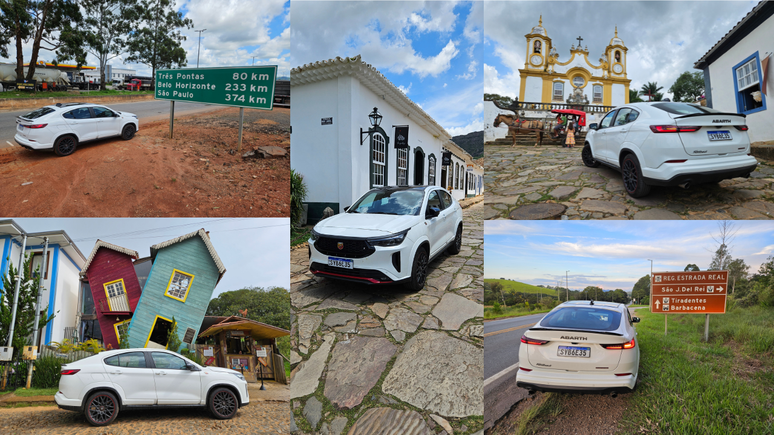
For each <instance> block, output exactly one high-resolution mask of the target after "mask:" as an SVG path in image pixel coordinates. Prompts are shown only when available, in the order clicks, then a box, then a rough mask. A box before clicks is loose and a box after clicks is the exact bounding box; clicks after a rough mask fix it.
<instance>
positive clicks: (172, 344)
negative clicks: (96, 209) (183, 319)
mask: <svg viewBox="0 0 774 435" xmlns="http://www.w3.org/2000/svg"><path fill="white" fill-rule="evenodd" d="M181 344H183V342H182V341H180V337H178V335H177V322H176V321H175V316H172V327H171V328H170V329H169V335H167V349H168V350H171V351H172V352H177V351H178V349H180V345H181Z"/></svg>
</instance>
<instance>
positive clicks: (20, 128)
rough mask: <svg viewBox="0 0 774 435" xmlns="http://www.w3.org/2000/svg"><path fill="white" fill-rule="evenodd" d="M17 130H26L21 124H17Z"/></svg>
mask: <svg viewBox="0 0 774 435" xmlns="http://www.w3.org/2000/svg"><path fill="white" fill-rule="evenodd" d="M16 129H17V130H19V131H22V130H24V127H22V125H21V124H16Z"/></svg>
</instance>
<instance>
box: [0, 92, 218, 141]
mask: <svg viewBox="0 0 774 435" xmlns="http://www.w3.org/2000/svg"><path fill="white" fill-rule="evenodd" d="M106 106H108V107H110V108H111V109H115V110H118V111H122V112H131V113H134V114H135V115H137V116H138V117H139V118H140V120H142V121H155V120H158V119H164V118H169V101H156V100H148V101H138V102H134V103H120V104H107V105H106ZM222 108H224V106H214V105H210V104H196V103H183V102H180V101H178V102H176V103H175V116H176V117H177V115H184V114H190V113H194V112H207V111H210V110H218V109H222ZM32 110H33V109H23V110H17V111H13V112H1V113H0V148H7V147H8V146H9V145H8V142H10V143H12V144H14V146H18V145H16V143H15V142H14V141H13V137H14V136H15V135H16V117H17V116H19V115H23V114H25V113H29V112H30V111H32ZM140 129H142V124H140Z"/></svg>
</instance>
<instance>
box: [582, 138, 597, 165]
mask: <svg viewBox="0 0 774 435" xmlns="http://www.w3.org/2000/svg"><path fill="white" fill-rule="evenodd" d="M581 159H582V160H583V164H584V165H586V166H588V167H589V168H596V167H598V166H599V162H598V161H596V159H594V153H592V152H591V145H589V144H586V145H584V146H583V151H581Z"/></svg>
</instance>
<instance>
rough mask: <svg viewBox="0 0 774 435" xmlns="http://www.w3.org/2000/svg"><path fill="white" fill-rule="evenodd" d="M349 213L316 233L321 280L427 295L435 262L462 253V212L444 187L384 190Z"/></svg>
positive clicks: (312, 257)
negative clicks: (401, 286) (400, 286)
mask: <svg viewBox="0 0 774 435" xmlns="http://www.w3.org/2000/svg"><path fill="white" fill-rule="evenodd" d="M344 210H345V212H344V213H340V214H337V215H335V216H331V217H329V218H327V219H324V220H322V221H320V222H319V223H318V224H317V225H315V227H314V229H313V230H312V236H311V238H310V239H309V270H310V271H311V272H312V273H314V274H316V275H321V276H326V277H330V278H336V279H344V280H349V281H356V282H362V283H368V284H390V283H397V282H405V283H406V285H407V287H409V288H410V289H412V290H421V289H422V288H423V287H424V286H425V279H426V278H427V267H428V264H429V263H430V262H431V261H432V260H433V258H435V257H436V256H438V255H440V254H441V253H443V252H444V250H446V251H448V252H449V253H450V254H457V253H459V252H460V248H461V246H462V207H460V204H459V203H458V202H457V201H456V200H455V199H454V198H452V196H451V195H450V194H449V192H447V191H446V189H443V188H441V187H438V186H411V187H407V186H406V187H379V188H375V189H372V190H370V191H368V192H367V193H366V194H365V195H363V196H362V197H361V198H360V199H358V200H357V201H356V202H355V203H354V204H353V205H352V206H351V207H347V208H345V209H344Z"/></svg>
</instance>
